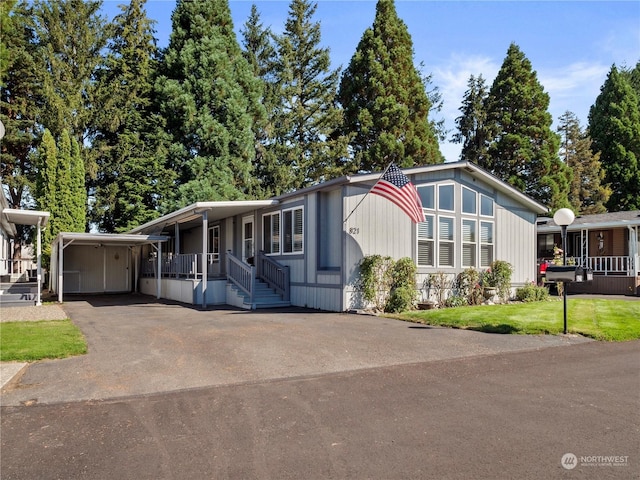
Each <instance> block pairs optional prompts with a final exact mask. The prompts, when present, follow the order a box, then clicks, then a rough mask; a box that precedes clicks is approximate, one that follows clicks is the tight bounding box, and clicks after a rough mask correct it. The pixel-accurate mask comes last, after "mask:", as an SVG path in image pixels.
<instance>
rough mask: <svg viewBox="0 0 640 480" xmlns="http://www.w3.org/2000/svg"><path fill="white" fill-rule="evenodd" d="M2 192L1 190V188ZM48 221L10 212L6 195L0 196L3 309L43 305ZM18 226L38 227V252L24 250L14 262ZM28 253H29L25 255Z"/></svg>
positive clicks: (34, 213) (0, 300)
mask: <svg viewBox="0 0 640 480" xmlns="http://www.w3.org/2000/svg"><path fill="white" fill-rule="evenodd" d="M0 190H2V186H1V185H0ZM48 221H49V212H41V211H35V210H21V209H13V208H8V202H7V200H6V198H5V197H4V191H3V192H2V194H0V303H1V304H2V305H4V306H7V305H12V304H21V303H31V304H34V303H35V305H40V304H41V293H42V265H41V260H42V258H41V257H42V248H41V232H42V228H44V227H45V226H46V225H47V222H48ZM16 225H31V226H35V227H36V252H35V255H34V254H33V247H32V246H31V245H29V246H27V247H21V254H22V255H21V257H20V258H19V259H16V258H13V251H14V242H16V241H18V242H19V239H16V235H17V232H16ZM25 252H28V253H27V255H25Z"/></svg>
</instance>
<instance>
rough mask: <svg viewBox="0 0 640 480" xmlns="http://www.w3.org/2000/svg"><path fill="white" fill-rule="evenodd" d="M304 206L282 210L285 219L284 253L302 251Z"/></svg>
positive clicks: (283, 219)
mask: <svg viewBox="0 0 640 480" xmlns="http://www.w3.org/2000/svg"><path fill="white" fill-rule="evenodd" d="M302 219H303V216H302V207H299V208H294V209H292V210H284V211H283V212H282V221H283V224H284V225H283V232H282V234H283V238H284V245H283V253H302V245H303V235H302V233H303V229H302Z"/></svg>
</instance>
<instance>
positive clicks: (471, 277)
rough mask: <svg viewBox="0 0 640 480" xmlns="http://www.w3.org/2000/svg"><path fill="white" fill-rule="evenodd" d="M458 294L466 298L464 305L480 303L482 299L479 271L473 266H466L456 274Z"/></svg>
mask: <svg viewBox="0 0 640 480" xmlns="http://www.w3.org/2000/svg"><path fill="white" fill-rule="evenodd" d="M457 283H458V289H459V291H460V295H462V296H463V297H464V298H465V299H466V305H480V304H481V303H482V301H483V300H484V298H483V296H482V287H481V286H480V272H479V271H478V270H476V269H475V268H467V269H466V270H464V271H463V272H462V273H460V274H459V275H458V279H457Z"/></svg>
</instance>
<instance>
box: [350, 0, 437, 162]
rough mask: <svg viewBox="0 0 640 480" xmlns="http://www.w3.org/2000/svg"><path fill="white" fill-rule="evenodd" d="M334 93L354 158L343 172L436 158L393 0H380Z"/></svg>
mask: <svg viewBox="0 0 640 480" xmlns="http://www.w3.org/2000/svg"><path fill="white" fill-rule="evenodd" d="M338 98H339V101H340V103H341V104H342V106H343V108H344V118H345V127H344V132H345V134H346V135H349V136H350V137H351V140H350V144H349V146H350V149H351V152H352V154H353V159H352V160H351V161H350V162H349V163H348V164H347V165H345V173H348V172H351V173H353V172H357V171H372V170H382V169H384V168H385V167H386V166H387V164H389V163H390V162H391V161H394V162H396V164H398V165H399V166H402V167H410V166H413V165H424V164H431V163H441V162H442V161H443V160H444V159H443V157H442V154H441V153H440V150H439V148H438V142H437V140H436V136H435V133H434V131H433V127H432V125H431V123H430V121H429V118H428V115H429V110H430V108H431V104H430V102H429V98H428V97H427V94H426V92H425V89H424V84H423V83H422V80H421V78H420V75H419V73H418V71H417V69H416V68H415V65H414V63H413V42H412V40H411V36H410V35H409V32H408V30H407V26H406V25H405V23H404V22H403V21H402V20H401V19H400V18H398V15H397V13H396V9H395V5H394V2H393V1H392V0H379V1H378V3H377V5H376V16H375V20H374V22H373V27H372V28H368V29H367V30H366V31H365V32H364V34H363V35H362V38H361V40H360V43H359V44H358V47H357V49H356V52H355V54H354V55H353V57H352V58H351V61H350V63H349V66H348V67H347V69H346V70H345V72H344V73H343V75H342V79H341V82H340V89H339V91H338Z"/></svg>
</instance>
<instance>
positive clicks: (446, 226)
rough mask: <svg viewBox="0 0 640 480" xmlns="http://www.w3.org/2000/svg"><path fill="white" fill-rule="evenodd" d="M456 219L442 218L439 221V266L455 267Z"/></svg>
mask: <svg viewBox="0 0 640 480" xmlns="http://www.w3.org/2000/svg"><path fill="white" fill-rule="evenodd" d="M453 225H454V219H453V218H450V217H440V218H439V219H438V266H440V267H453V266H454V265H455V263H454V262H455V253H454V252H455V248H454V238H455V237H454V234H453V233H454V232H453V228H454V227H453Z"/></svg>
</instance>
